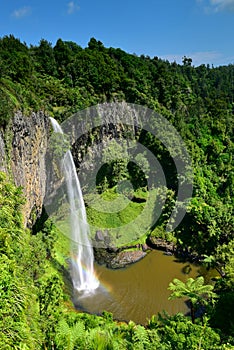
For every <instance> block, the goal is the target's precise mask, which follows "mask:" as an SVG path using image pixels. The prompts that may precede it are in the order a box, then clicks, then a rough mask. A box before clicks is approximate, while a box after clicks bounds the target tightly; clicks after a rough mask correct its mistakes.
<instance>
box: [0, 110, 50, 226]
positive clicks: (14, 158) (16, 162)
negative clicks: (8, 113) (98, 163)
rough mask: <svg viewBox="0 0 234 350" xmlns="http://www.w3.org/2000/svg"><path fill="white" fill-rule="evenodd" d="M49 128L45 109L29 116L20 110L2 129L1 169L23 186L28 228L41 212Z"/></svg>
mask: <svg viewBox="0 0 234 350" xmlns="http://www.w3.org/2000/svg"><path fill="white" fill-rule="evenodd" d="M49 131H50V122H49V119H48V117H47V116H46V115H45V114H44V113H42V112H38V113H32V114H31V115H30V116H24V115H23V114H22V113H21V112H17V113H16V114H15V115H14V116H13V118H12V120H11V122H10V124H9V125H8V127H7V129H6V130H4V131H3V130H1V131H0V170H1V171H4V172H7V173H8V175H9V176H11V177H12V179H13V181H14V182H15V184H16V185H17V186H22V187H23V193H24V196H25V198H26V203H25V205H24V208H23V214H24V223H25V225H27V226H29V227H31V226H32V225H33V223H34V222H35V220H36V219H37V218H38V217H39V216H40V214H41V211H42V204H43V200H44V196H45V191H46V152H47V146H48V138H49Z"/></svg>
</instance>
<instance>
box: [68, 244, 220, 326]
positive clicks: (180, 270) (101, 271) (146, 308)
mask: <svg viewBox="0 0 234 350" xmlns="http://www.w3.org/2000/svg"><path fill="white" fill-rule="evenodd" d="M94 269H95V273H96V275H97V277H98V279H99V281H100V285H99V287H98V288H97V289H96V290H95V292H94V293H93V294H87V295H82V296H80V295H78V293H75V294H74V298H73V302H74V305H75V307H76V308H77V309H78V310H80V311H85V312H90V313H94V314H101V313H102V311H104V310H105V311H108V312H111V313H112V314H113V317H114V319H117V320H120V321H130V320H132V321H134V322H135V323H139V324H147V322H148V320H149V319H150V318H151V317H152V315H154V314H157V313H158V312H162V311H163V310H165V311H167V312H168V313H169V314H170V315H172V314H175V313H177V312H182V313H184V314H187V313H188V312H189V309H188V307H187V305H186V302H185V301H186V300H182V299H176V300H170V301H169V300H168V297H169V295H170V291H168V290H167V288H168V285H169V283H170V282H171V281H172V280H173V279H174V278H178V279H180V280H182V281H184V282H185V281H186V280H187V279H188V278H189V277H193V278H195V277H197V276H199V275H203V276H204V278H205V281H206V283H209V282H211V278H212V277H215V276H217V272H216V271H214V270H213V271H206V269H205V268H204V267H201V266H196V265H194V264H191V263H189V262H186V263H184V262H180V261H179V260H178V259H177V258H176V257H175V256H167V255H165V254H164V253H163V252H162V251H157V250H154V251H151V252H150V253H149V254H148V255H147V256H146V257H145V258H143V259H142V260H140V261H138V262H137V263H135V264H132V265H130V266H128V267H126V268H123V269H117V270H112V269H108V268H106V267H104V266H100V265H97V264H95V266H94Z"/></svg>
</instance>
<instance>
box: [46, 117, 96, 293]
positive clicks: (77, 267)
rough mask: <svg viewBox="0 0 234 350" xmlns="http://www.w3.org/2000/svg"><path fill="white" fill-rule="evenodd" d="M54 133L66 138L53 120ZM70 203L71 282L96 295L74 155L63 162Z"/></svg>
mask: <svg viewBox="0 0 234 350" xmlns="http://www.w3.org/2000/svg"><path fill="white" fill-rule="evenodd" d="M50 120H51V123H52V126H53V129H54V132H56V133H60V134H62V135H63V131H62V128H61V127H60V125H59V124H58V123H57V121H56V120H55V119H53V118H50ZM61 170H62V172H63V175H64V178H65V181H66V188H67V195H68V201H69V205H70V238H71V261H72V263H71V278H72V282H73V286H74V288H75V289H76V290H78V291H80V292H84V293H85V292H92V291H94V290H95V289H96V288H97V287H98V286H99V281H98V279H97V278H96V276H95V274H94V268H93V262H94V257H93V247H92V245H91V242H90V240H89V232H90V230H89V225H88V222H87V218H86V211H85V205H84V200H83V196H82V192H81V187H80V182H79V179H78V176H77V173H76V168H75V164H74V161H73V158H72V154H71V152H70V151H67V152H66V153H65V154H64V156H63V158H62V160H61Z"/></svg>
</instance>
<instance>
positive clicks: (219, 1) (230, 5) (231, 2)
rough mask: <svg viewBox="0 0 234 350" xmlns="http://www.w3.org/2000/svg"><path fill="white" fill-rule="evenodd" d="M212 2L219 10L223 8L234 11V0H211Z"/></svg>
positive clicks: (216, 9)
mask: <svg viewBox="0 0 234 350" xmlns="http://www.w3.org/2000/svg"><path fill="white" fill-rule="evenodd" d="M210 3H211V5H213V6H214V8H215V11H217V12H218V11H223V10H227V11H230V12H234V0H210Z"/></svg>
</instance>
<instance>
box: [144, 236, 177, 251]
mask: <svg viewBox="0 0 234 350" xmlns="http://www.w3.org/2000/svg"><path fill="white" fill-rule="evenodd" d="M147 244H148V245H149V246H150V247H151V248H153V249H159V250H164V251H165V252H167V253H170V252H171V253H174V252H175V250H176V246H175V245H174V244H173V243H171V242H167V241H166V240H164V239H162V238H157V237H154V236H149V237H148V238H147Z"/></svg>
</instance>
